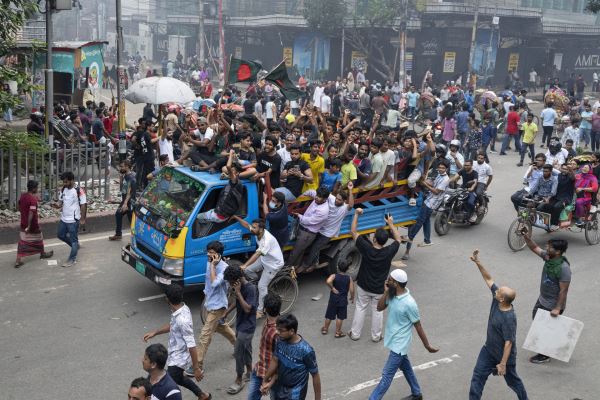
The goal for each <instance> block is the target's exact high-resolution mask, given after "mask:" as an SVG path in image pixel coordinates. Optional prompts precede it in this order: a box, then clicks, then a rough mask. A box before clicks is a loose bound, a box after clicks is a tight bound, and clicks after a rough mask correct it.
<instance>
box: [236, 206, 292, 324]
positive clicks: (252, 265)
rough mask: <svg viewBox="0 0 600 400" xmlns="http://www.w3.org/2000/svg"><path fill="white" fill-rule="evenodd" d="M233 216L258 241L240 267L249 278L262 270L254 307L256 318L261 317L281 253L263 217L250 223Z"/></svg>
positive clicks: (281, 257) (254, 277)
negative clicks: (254, 250) (256, 305)
mask: <svg viewBox="0 0 600 400" xmlns="http://www.w3.org/2000/svg"><path fill="white" fill-rule="evenodd" d="M233 217H234V218H235V219H236V220H237V221H238V222H239V223H240V224H242V226H244V227H245V228H246V229H248V230H249V231H250V233H251V234H252V235H254V236H256V239H257V242H258V248H257V249H256V252H255V253H254V254H253V255H252V256H250V258H249V259H248V261H246V262H245V263H244V264H242V266H241V268H242V269H243V270H244V272H245V273H246V276H247V277H248V278H249V279H258V275H259V273H260V272H261V271H262V274H261V275H260V280H259V281H258V308H257V309H256V318H261V317H262V316H263V315H264V311H263V300H264V298H265V296H266V295H267V292H268V290H269V283H271V280H273V278H274V277H275V275H277V272H279V270H280V269H281V267H283V253H282V252H281V247H279V243H277V239H275V236H273V235H271V233H270V232H269V231H268V230H266V229H265V226H266V223H265V220H264V219H255V220H254V221H252V225H250V224H248V222H246V221H245V220H243V219H242V218H240V217H238V216H237V215H234V216H233Z"/></svg>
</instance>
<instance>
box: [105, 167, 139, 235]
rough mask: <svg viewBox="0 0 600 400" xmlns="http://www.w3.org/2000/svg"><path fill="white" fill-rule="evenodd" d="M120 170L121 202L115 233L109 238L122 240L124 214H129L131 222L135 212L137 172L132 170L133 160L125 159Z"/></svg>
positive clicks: (116, 218) (116, 214) (116, 215)
mask: <svg viewBox="0 0 600 400" xmlns="http://www.w3.org/2000/svg"><path fill="white" fill-rule="evenodd" d="M119 172H120V173H121V175H122V181H121V204H119V207H117V211H116V212H115V221H116V227H115V234H114V236H109V238H108V240H111V241H114V240H121V239H122V238H123V216H124V215H127V218H128V220H129V222H131V216H132V213H133V204H134V203H135V194H136V179H135V172H133V171H132V170H131V162H130V161H128V160H123V161H122V162H121V164H120V165H119Z"/></svg>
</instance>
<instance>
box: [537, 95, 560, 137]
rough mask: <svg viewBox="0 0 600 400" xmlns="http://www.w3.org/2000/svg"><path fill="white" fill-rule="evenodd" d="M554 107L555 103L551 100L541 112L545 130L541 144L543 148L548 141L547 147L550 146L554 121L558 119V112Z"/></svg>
mask: <svg viewBox="0 0 600 400" xmlns="http://www.w3.org/2000/svg"><path fill="white" fill-rule="evenodd" d="M553 107H554V103H552V102H549V103H548V104H547V105H546V108H544V109H543V110H542V113H541V114H540V118H541V119H542V129H543V131H544V135H543V136H542V144H541V146H540V147H542V148H543V147H544V142H546V146H547V147H550V138H551V137H552V132H554V122H555V121H556V120H557V119H558V114H557V113H556V110H554V108H553Z"/></svg>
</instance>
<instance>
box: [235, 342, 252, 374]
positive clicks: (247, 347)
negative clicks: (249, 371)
mask: <svg viewBox="0 0 600 400" xmlns="http://www.w3.org/2000/svg"><path fill="white" fill-rule="evenodd" d="M253 336H254V332H252V333H245V332H237V333H236V339H235V344H234V345H233V354H234V355H235V372H236V374H237V376H238V378H241V377H242V375H244V368H245V367H246V366H247V365H249V366H251V365H252V337H253Z"/></svg>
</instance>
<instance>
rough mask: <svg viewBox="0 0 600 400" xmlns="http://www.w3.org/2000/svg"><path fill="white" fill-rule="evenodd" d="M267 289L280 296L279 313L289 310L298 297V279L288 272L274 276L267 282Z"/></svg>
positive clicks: (285, 312)
mask: <svg viewBox="0 0 600 400" xmlns="http://www.w3.org/2000/svg"><path fill="white" fill-rule="evenodd" d="M269 291H270V292H273V293H275V294H277V295H279V297H280V298H281V314H282V315H283V314H287V313H288V312H290V310H291V309H292V307H293V306H294V303H295V302H296V299H297V298H298V281H296V279H294V278H292V277H291V276H290V275H289V274H282V275H280V276H276V277H275V279H273V280H272V281H271V283H270V284H269Z"/></svg>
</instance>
